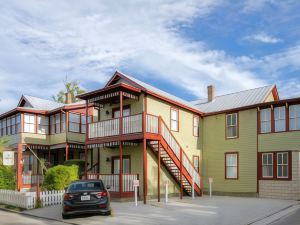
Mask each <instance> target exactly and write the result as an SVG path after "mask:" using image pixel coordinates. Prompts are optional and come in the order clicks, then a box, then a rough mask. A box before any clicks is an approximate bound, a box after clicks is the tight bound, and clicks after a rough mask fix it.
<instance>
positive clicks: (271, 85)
mask: <svg viewBox="0 0 300 225" xmlns="http://www.w3.org/2000/svg"><path fill="white" fill-rule="evenodd" d="M274 86H275V84H270V85H265V86H261V87H256V88H250V89H245V90H242V91H237V92H231V93H227V94H223V95H217V96H216V97H215V98H217V97H222V96H227V95H233V94H238V93H241V92H246V91H252V90H256V89H261V88H266V87H274ZM205 99H207V98H200V99H196V100H192V101H191V102H196V101H201V100H205ZM195 104H196V103H195Z"/></svg>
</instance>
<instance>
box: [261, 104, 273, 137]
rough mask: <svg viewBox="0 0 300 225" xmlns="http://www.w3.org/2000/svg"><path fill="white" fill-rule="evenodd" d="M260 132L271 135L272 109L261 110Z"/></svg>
mask: <svg viewBox="0 0 300 225" xmlns="http://www.w3.org/2000/svg"><path fill="white" fill-rule="evenodd" d="M260 132H261V133H269V132H271V109H270V108H267V109H262V110H260Z"/></svg>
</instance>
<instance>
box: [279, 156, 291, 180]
mask: <svg viewBox="0 0 300 225" xmlns="http://www.w3.org/2000/svg"><path fill="white" fill-rule="evenodd" d="M288 161H289V160H288V153H287V152H280V153H277V177H278V178H288V176H289V175H288V165H289V162H288Z"/></svg>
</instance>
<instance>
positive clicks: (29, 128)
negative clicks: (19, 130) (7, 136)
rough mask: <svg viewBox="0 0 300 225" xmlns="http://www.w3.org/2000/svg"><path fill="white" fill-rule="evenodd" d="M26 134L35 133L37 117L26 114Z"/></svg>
mask: <svg viewBox="0 0 300 225" xmlns="http://www.w3.org/2000/svg"><path fill="white" fill-rule="evenodd" d="M24 132H28V133H35V115H33V114H24Z"/></svg>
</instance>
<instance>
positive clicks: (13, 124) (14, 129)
mask: <svg viewBox="0 0 300 225" xmlns="http://www.w3.org/2000/svg"><path fill="white" fill-rule="evenodd" d="M10 123H11V134H12V135H14V134H16V117H15V116H12V117H11V118H10Z"/></svg>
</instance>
